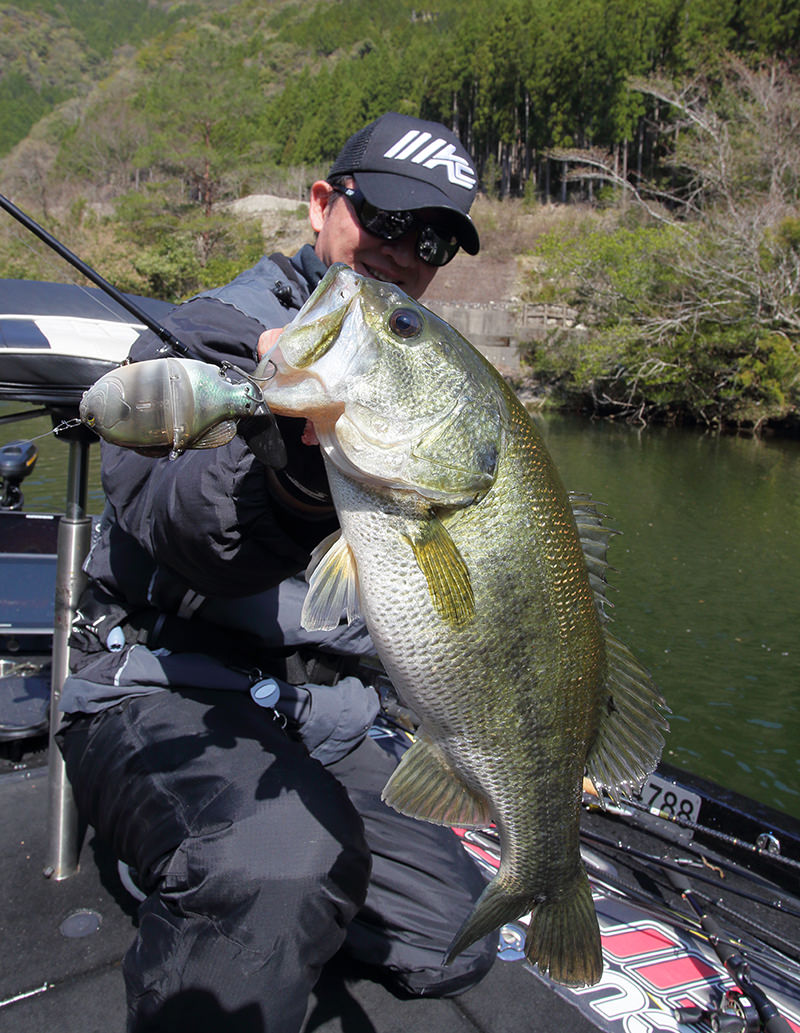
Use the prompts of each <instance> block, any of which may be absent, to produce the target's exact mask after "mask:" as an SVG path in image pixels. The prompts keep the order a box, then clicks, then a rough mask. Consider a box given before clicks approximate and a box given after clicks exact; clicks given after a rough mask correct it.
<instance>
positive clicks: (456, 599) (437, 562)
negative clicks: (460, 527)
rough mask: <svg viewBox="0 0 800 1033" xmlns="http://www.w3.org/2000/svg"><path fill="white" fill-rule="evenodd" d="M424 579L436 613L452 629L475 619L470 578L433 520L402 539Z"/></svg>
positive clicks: (452, 544)
mask: <svg viewBox="0 0 800 1033" xmlns="http://www.w3.org/2000/svg"><path fill="white" fill-rule="evenodd" d="M404 537H405V538H406V540H407V541H408V543H409V545H410V546H411V548H412V550H413V552H414V559H415V560H416V561H417V565H418V566H419V569H420V570H421V571H422V573H423V574H424V575H425V580H426V581H427V582H428V591H429V593H430V597H431V601H432V602H433V605H434V608H435V610H436V612H437V613H438V614H439V615H440V617H441V618H442V619H443V620H444V621H446V622H447V623H448V624H450V625H451V626H452V627H454V628H461V627H464V626H465V625H466V624H469V622H470V621H471V620H472V618H473V617H474V616H475V595H474V593H473V591H472V579H471V578H470V575H469V570H467V565H466V563H465V562H464V559H463V557H462V556H461V553H460V552H459V551H458V549H457V548H456V545H455V542H454V541H453V539H452V538H451V537H450V535H449V534H448V532H447V528H446V527H445V526H444V524H443V523H442V522H441V520H439V519H438V518H437V517H435V516H432V517H431V518H430V519H428V520H426V521H425V522H424V523H423V524H422V527H421V529H420V531H419V532H418V533H417V534H416V535H415V536H414V537H411V536H409V535H405V536H404Z"/></svg>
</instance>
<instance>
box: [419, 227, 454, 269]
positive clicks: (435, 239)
mask: <svg viewBox="0 0 800 1033" xmlns="http://www.w3.org/2000/svg"><path fill="white" fill-rule="evenodd" d="M458 247H459V245H458V241H457V240H456V238H455V237H453V236H440V235H439V233H438V232H437V230H435V229H434V228H433V226H423V227H422V229H421V230H420V232H419V237H418V238H417V254H418V255H419V257H420V258H421V259H422V261H423V262H427V263H428V265H436V266H440V265H447V263H448V262H449V261H450V259H451V258H453V257H454V256H455V253H456V252H457V251H458Z"/></svg>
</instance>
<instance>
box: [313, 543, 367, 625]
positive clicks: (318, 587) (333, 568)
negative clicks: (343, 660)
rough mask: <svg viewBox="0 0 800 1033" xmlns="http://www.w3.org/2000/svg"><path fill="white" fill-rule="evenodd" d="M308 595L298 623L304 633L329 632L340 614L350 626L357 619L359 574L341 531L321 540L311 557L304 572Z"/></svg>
mask: <svg viewBox="0 0 800 1033" xmlns="http://www.w3.org/2000/svg"><path fill="white" fill-rule="evenodd" d="M306 580H307V581H308V594H307V595H306V598H305V602H304V603H303V612H302V614H301V616H300V623H301V624H302V626H303V627H304V628H305V629H306V631H332V630H333V629H334V628H336V627H338V626H339V623H340V621H341V619H342V613H346V614H347V623H348V624H350V623H351V622H352V621H353V620H354V619H355V617H356V616H357V615H358V612H359V606H358V572H357V570H356V561H355V557H354V556H353V553H352V551H351V549H350V546H349V545H348V544H347V542H346V541H345V539H344V537H343V536H342V533H341V531H335V532H334V533H333V534H331V535H328V537H327V538H324V539H323V540H322V541H321V542H320V543H319V545H318V546H317V547H316V548H315V549H314V551H313V552H312V554H311V562H310V563H309V565H308V569H307V570H306Z"/></svg>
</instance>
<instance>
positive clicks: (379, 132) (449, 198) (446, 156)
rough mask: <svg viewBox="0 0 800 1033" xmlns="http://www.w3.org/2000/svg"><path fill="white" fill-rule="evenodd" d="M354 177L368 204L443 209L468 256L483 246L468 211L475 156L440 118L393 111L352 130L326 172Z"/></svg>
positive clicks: (475, 182) (395, 208) (474, 181)
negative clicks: (417, 116)
mask: <svg viewBox="0 0 800 1033" xmlns="http://www.w3.org/2000/svg"><path fill="white" fill-rule="evenodd" d="M344 175H352V176H353V177H354V179H355V181H356V183H357V184H358V186H359V189H360V190H361V192H362V194H363V195H364V197H366V199H367V200H368V201H369V203H370V204H372V205H374V206H375V207H376V208H383V209H385V210H386V211H390V212H392V211H394V212H397V211H414V210H415V209H417V208H444V209H446V210H447V211H449V212H452V213H453V216H454V218H453V232H454V233H455V234H456V236H457V237H458V242H459V244H460V245H461V247H463V248H464V250H465V251H466V252H467V253H468V254H470V255H476V254H477V253H478V249H479V248H480V241H479V239H478V231H477V230H476V229H475V224H474V223H473V221H472V219H470V217H469V215H468V214H467V213H468V212H469V210H470V207H471V205H472V202H473V201H474V200H475V194H476V193H477V190H478V177H477V174H476V172H475V168H474V166H473V164H472V158H470V156H469V154H467V152H466V150H464V148H463V147H462V145H461V142H460V140H459V139H458V137H457V136H456V135H455V134H454V133H451V132H450V130H449V129H447V128H446V127H445V126H443V125H442V124H441V123H439V122H425V121H423V120H422V119H420V118H412V117H411V116H410V115H398V114H397V113H396V112H394V111H390V112H389V113H388V114H386V115H381V117H380V118H378V119H376V120H375V121H374V122H370V124H369V125H368V126H365V127H364V128H363V129H360V130H359V131H358V132H357V133H354V134H353V135H352V136H351V137H350V139H349V140H348V141H347V143H346V144H345V145H344V147H343V148H342V150H341V151H340V153H339V156H338V158H337V159H336V161H335V162H334V163H333V166H332V167H331V170H330V172H329V173H328V176H329V177H330V176H344Z"/></svg>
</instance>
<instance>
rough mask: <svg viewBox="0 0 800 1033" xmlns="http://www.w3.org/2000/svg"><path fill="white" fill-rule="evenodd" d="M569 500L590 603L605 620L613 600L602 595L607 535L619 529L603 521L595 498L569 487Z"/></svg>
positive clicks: (606, 589)
mask: <svg viewBox="0 0 800 1033" xmlns="http://www.w3.org/2000/svg"><path fill="white" fill-rule="evenodd" d="M569 501H570V505H571V506H572V514H573V516H574V517H575V523H576V524H577V526H578V535H579V537H580V540H581V548H582V549H583V557H584V559H585V560H586V569H587V570H588V572H589V584H590V585H591V587H592V591H593V592H594V603H595V606H596V607H597V612H598V613H599V614H600V619H601V620H603V621H608V620H610V619H611V618H610V617H609V615H608V614H607V613H606V607H607V606H611V607H613V604H612V603H611V602H609V600H608V599H607V598H606V592H607V591H608V582H607V580H606V571H607V570H609V569H610V570H613V569H614V568H613V567H609V564H608V561H607V560H606V553H607V552H608V540H609V538H610V537H611V536H612V535H614V534H619V531H615V530H614V529H613V528H611V527H606V526H605V525H604V524H603V516H602V514H601V513H600V511H599V510H598V508H597V507H598V505H600V504H601V503H597V502H595V501H594V499H592V497H591V496H590V495H584V494H581V493H579V492H575V491H571V492H570V493H569Z"/></svg>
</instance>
